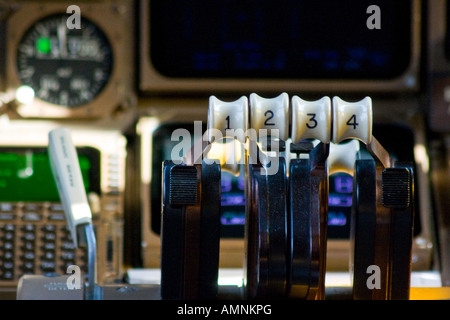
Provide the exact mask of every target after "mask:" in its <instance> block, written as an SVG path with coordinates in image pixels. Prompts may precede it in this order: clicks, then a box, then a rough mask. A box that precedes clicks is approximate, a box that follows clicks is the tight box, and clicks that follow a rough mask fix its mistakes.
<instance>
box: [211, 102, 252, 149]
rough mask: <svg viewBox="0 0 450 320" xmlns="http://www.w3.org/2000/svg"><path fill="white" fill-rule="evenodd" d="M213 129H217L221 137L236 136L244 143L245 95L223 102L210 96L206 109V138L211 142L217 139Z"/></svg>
mask: <svg viewBox="0 0 450 320" xmlns="http://www.w3.org/2000/svg"><path fill="white" fill-rule="evenodd" d="M214 129H215V130H219V131H220V133H221V134H222V137H223V138H236V139H237V140H239V141H240V142H242V143H245V138H246V132H247V129H248V99H247V97H241V98H240V99H238V100H236V101H232V102H224V101H222V100H219V99H218V98H216V97H215V96H211V97H210V98H209V110H208V140H209V142H211V143H212V142H214V140H215V139H217V135H216V134H215V132H214V131H215V130H214Z"/></svg>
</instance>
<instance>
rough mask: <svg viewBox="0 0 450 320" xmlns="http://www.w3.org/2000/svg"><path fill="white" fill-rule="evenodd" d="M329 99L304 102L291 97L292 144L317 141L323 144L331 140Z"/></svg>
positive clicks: (298, 98)
mask: <svg viewBox="0 0 450 320" xmlns="http://www.w3.org/2000/svg"><path fill="white" fill-rule="evenodd" d="M331 118H332V116H331V99H330V98H329V97H323V98H322V99H320V100H317V101H306V100H303V99H302V98H300V97H298V96H293V97H292V135H291V138H292V142H293V143H298V142H300V141H301V140H304V139H317V140H319V141H321V142H323V143H330V140H331Z"/></svg>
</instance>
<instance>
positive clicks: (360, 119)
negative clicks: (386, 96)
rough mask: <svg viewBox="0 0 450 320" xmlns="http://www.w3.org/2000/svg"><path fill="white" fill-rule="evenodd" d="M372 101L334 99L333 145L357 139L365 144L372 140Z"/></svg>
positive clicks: (368, 99)
mask: <svg viewBox="0 0 450 320" xmlns="http://www.w3.org/2000/svg"><path fill="white" fill-rule="evenodd" d="M372 117H373V115H372V99H371V98H370V97H366V98H364V99H363V100H361V101H358V102H347V101H344V100H342V99H341V98H339V97H334V98H333V138H332V142H333V143H340V142H342V141H344V140H348V139H357V140H360V141H362V142H363V143H365V144H369V143H370V142H371V140H372V121H373V119H372Z"/></svg>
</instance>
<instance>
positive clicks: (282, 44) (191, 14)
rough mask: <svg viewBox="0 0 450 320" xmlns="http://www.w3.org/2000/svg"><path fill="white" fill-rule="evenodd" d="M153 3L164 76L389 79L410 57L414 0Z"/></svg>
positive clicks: (158, 63)
mask: <svg viewBox="0 0 450 320" xmlns="http://www.w3.org/2000/svg"><path fill="white" fill-rule="evenodd" d="M374 6H375V7H374ZM374 8H375V9H374ZM149 10H150V19H149V23H150V35H149V36H150V60H151V62H152V64H153V66H154V67H155V68H156V70H158V72H160V73H161V74H163V75H164V76H167V77H185V78H291V79H392V78H396V77H398V76H400V75H402V74H403V73H404V72H405V71H406V70H407V68H408V66H409V63H410V58H411V41H412V40H411V38H412V37H411V34H412V31H411V30H412V27H411V25H412V21H411V16H412V1H411V0H396V1H392V0H370V1H369V0H340V1H336V0H302V1H299V0H280V1H271V0H248V1H240V0H220V1H218V0H194V1H184V0H152V1H150V7H149Z"/></svg>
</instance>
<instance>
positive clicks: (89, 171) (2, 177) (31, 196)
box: [0, 148, 100, 202]
mask: <svg viewBox="0 0 450 320" xmlns="http://www.w3.org/2000/svg"><path fill="white" fill-rule="evenodd" d="M77 152H78V160H79V163H80V169H81V174H82V176H83V182H84V187H85V189H86V192H87V193H88V192H91V191H94V192H97V193H98V194H100V179H99V174H100V170H99V169H100V167H99V165H100V154H99V152H98V150H95V149H92V148H78V149H77ZM0 201H1V202H18V201H31V202H43V201H51V202H59V201H60V197H59V193H58V190H57V187H56V183H55V179H54V177H53V174H52V171H51V168H50V162H49V157H48V153H47V149H46V148H0Z"/></svg>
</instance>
